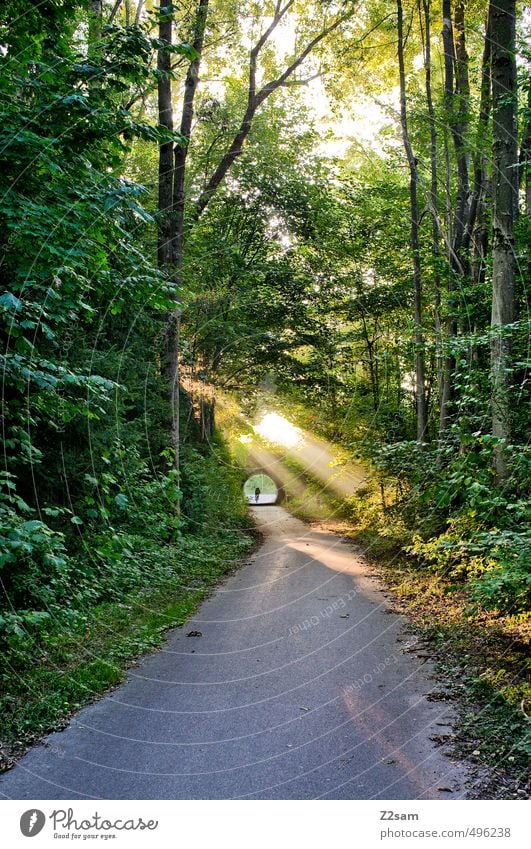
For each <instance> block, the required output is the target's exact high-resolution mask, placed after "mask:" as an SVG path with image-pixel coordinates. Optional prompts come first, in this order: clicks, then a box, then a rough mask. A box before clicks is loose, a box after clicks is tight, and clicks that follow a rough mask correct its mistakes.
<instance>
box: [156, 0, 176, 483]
mask: <svg viewBox="0 0 531 849" xmlns="http://www.w3.org/2000/svg"><path fill="white" fill-rule="evenodd" d="M172 38H173V7H170V8H168V9H167V8H166V6H165V0H160V5H159V40H160V42H161V46H160V48H159V51H158V56H157V70H158V72H159V74H158V81H157V87H158V112H159V124H161V126H163V127H165V129H166V130H168V131H169V132H173V108H172V94H171V80H172V74H171V52H170V48H171V44H172ZM158 188H159V198H158V212H159V234H158V245H157V255H158V264H159V267H160V268H161V269H162V270H163V271H164V272H165V273H166V274H167V275H171V259H172V253H171V247H172V240H171V237H172V225H171V211H172V200H173V141H172V140H171V139H170V140H168V141H165V142H162V144H161V145H160V147H159V176H158ZM178 349H179V315H178V311H176V310H173V311H172V312H171V314H170V315H169V317H168V320H167V322H166V329H165V339H164V353H163V362H162V374H163V376H164V377H165V379H166V381H167V386H168V397H169V405H170V444H171V447H172V450H173V465H174V468H175V469H176V470H177V471H179V451H180V433H179V375H178V368H177V362H178V353H179V350H178Z"/></svg>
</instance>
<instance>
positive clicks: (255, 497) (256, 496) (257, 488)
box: [254, 486, 260, 504]
mask: <svg viewBox="0 0 531 849" xmlns="http://www.w3.org/2000/svg"><path fill="white" fill-rule="evenodd" d="M259 498H260V487H259V486H257V487H256V489H255V491H254V501H255V504H258V499H259Z"/></svg>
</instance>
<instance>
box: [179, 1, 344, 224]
mask: <svg viewBox="0 0 531 849" xmlns="http://www.w3.org/2000/svg"><path fill="white" fill-rule="evenodd" d="M293 3H294V0H289V2H287V3H286V4H285V5H284V6H283V7H282V8H281V6H280V3H277V7H276V11H275V16H274V18H273V21H272V22H271V24H270V25H269V27H268V28H267V29H266V30H265V32H264V33H263V34H262V35H261V36H260V38H259V40H258V41H257V43H256V44H255V46H254V47H253V48H252V50H251V54H250V58H249V90H248V97H247V107H246V109H245V113H244V115H243V118H242V120H241V123H240V126H239V128H238V130H237V132H236V134H235V136H234V138H233V140H232V142H231V144H230V146H229V148H228V150H227V151H226V153H225V154H224V156H223V157H222V158H221V160H220V162H219V164H218V166H217V168H216V169H215V170H214V172H213V174H212V175H211V177H210V180H209V181H208V183H207V184H206V186H205V188H204V189H203V191H202V192H201V195H200V196H199V199H198V201H197V204H196V208H195V214H194V218H195V219H197V218H199V216H200V215H201V214H202V213H203V212H204V210H205V209H206V207H207V206H208V204H209V202H210V199H211V197H212V196H213V195H214V194H215V192H216V190H217V189H218V187H219V185H220V184H221V182H222V181H223V179H224V178H225V175H226V174H227V172H228V170H229V168H230V167H231V166H232V163H233V162H234V161H235V160H236V159H237V158H238V157H239V156H240V154H241V152H242V149H243V144H244V142H245V140H246V138H247V136H248V135H249V132H250V130H251V124H252V121H253V118H254V115H255V113H256V110H257V109H258V107H259V106H260V105H261V104H262V103H263V102H264V101H265V100H266V99H267V98H268V97H269V95H270V94H272V93H273V92H274V91H276V90H277V89H278V88H280V87H281V86H285V85H287V84H288V80H289V78H290V77H291V76H292V75H293V74H294V73H295V71H296V70H297V68H299V67H300V66H301V64H302V63H303V62H304V60H305V59H306V58H307V57H308V56H309V54H310V53H311V52H312V50H313V49H314V48H315V47H316V46H317V45H318V44H320V42H322V41H323V39H325V38H326V37H327V36H328V35H330V34H331V33H332V32H334V30H336V29H337V28H338V27H339V26H341V24H342V23H344V22H345V21H347V20H348V19H349V18H350V17H351V16H352V14H353V10H351V11H350V12H345V13H344V14H343V15H340V16H339V18H336V20H335V21H334V22H333V23H331V24H330V25H329V26H327V27H325V28H324V29H323V30H321V32H320V33H319V34H318V35H316V36H315V38H313V39H312V40H311V41H310V42H309V44H307V45H306V47H305V48H304V50H303V51H302V52H301V53H300V54H299V55H298V56H297V58H296V59H294V60H293V62H292V63H291V64H290V65H289V66H288V67H287V68H286V70H285V71H284V72H283V73H282V74H281V75H280V76H279V77H277V79H276V80H271V81H270V82H269V83H266V84H265V85H264V86H262V88H261V89H260V91H259V92H258V93H256V63H257V58H258V55H259V53H260V50H261V49H262V47H263V46H264V44H265V43H266V41H267V40H268V38H269V36H270V35H271V33H272V32H273V31H274V29H275V27H276V26H277V25H278V23H279V22H280V21H281V19H282V18H283V16H284V15H285V14H286V12H287V11H288V10H289V9H290V8H291V6H292V5H293ZM289 84H295V85H297V84H302V83H297V81H295V82H294V83H293V82H291V81H290V83H289Z"/></svg>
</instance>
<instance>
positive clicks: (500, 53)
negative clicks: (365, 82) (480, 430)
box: [490, 0, 518, 482]
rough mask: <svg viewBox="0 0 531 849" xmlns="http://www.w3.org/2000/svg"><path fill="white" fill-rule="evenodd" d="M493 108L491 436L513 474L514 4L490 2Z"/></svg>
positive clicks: (500, 463)
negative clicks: (508, 449)
mask: <svg viewBox="0 0 531 849" xmlns="http://www.w3.org/2000/svg"><path fill="white" fill-rule="evenodd" d="M490 15H491V20H492V35H493V42H492V108H493V146H492V170H493V243H492V342H491V375H492V433H493V435H494V436H496V437H498V438H499V439H500V440H502V443H501V444H500V445H499V446H498V447H497V448H496V450H495V455H494V467H495V472H496V477H497V479H498V481H499V482H502V481H503V480H505V479H506V478H507V477H508V475H509V470H508V467H507V462H506V458H505V453H504V449H503V444H504V443H506V442H507V441H508V440H509V439H510V433H511V414H510V400H509V388H510V338H509V336H510V330H509V328H508V325H510V324H511V323H512V322H513V321H514V318H515V299H514V281H515V272H516V260H515V250H514V221H515V218H516V216H517V214H518V185H517V167H518V146H517V84H516V61H515V42H516V34H515V29H516V23H515V22H516V2H515V0H491V6H490Z"/></svg>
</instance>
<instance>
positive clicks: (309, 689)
mask: <svg viewBox="0 0 531 849" xmlns="http://www.w3.org/2000/svg"><path fill="white" fill-rule="evenodd" d="M252 512H253V515H254V516H255V518H256V522H257V524H258V526H259V528H260V530H261V531H262V533H263V535H264V542H263V544H262V545H261V547H260V548H259V549H258V550H257V551H256V552H255V554H254V555H253V556H252V557H251V558H250V559H249V562H248V563H247V564H246V565H244V566H243V567H242V568H241V569H239V570H238V571H237V572H235V573H234V574H233V575H232V576H231V577H230V578H228V580H226V581H225V582H224V583H223V584H222V585H221V586H220V587H218V589H217V590H216V591H215V592H214V594H213V595H212V596H211V597H210V598H209V599H208V600H207V601H206V602H205V603H204V604H203V605H202V606H201V608H200V609H199V610H198V612H197V615H196V616H195V617H194V618H193V619H192V620H190V621H189V622H188V623H187V624H186V625H185V626H183V627H182V628H177V629H175V630H173V631H171V632H170V634H169V635H168V639H167V641H166V643H165V645H164V647H163V648H162V649H161V650H160V651H157V652H156V653H154V654H151V655H148V656H146V657H144V658H142V659H141V660H140V662H139V663H138V664H137V665H136V666H135V667H133V668H132V669H131V670H130V671H129V673H128V678H127V681H126V683H125V684H123V685H122V686H120V687H118V688H117V689H115V690H113V691H112V692H110V693H109V694H108V695H107V696H105V697H104V698H103V699H101V700H100V701H98V702H96V703H95V704H93V705H91V706H89V707H87V708H84V709H83V710H81V711H79V713H77V714H76V715H75V716H74V717H73V718H72V720H71V722H70V724H69V726H68V727H67V728H66V729H65V730H64V731H62V732H57V733H54V734H51V735H50V736H49V737H47V738H46V740H45V741H44V743H42V744H40V745H38V746H35V747H34V748H33V749H32V750H31V751H29V752H28V753H27V754H26V755H25V756H24V757H23V758H22V759H21V760H20V762H19V763H18V764H17V765H16V766H15V767H14V768H13V769H12V770H10V771H9V772H7V773H5V774H4V775H3V776H2V777H1V778H0V796H1V797H2V798H11V799H87V798H88V799H92V798H94V799H196V798H199V799H232V798H238V799H240V798H249V799H318V798H323V799H437V798H444V799H448V798H454V799H456V798H464V797H465V795H466V793H465V789H464V788H465V781H466V773H465V769H464V767H463V765H462V764H460V763H458V762H454V761H452V760H451V758H450V757H449V756H448V754H447V753H445V752H444V750H443V748H442V747H441V746H440V745H438V744H437V743H436V742H435V740H434V739H432V738H436V737H439V738H440V737H441V736H444V735H445V734H448V733H449V731H450V728H449V723H451V720H452V717H451V714H450V713H449V707H448V703H447V702H443V701H438V700H429V699H428V698H427V695H429V693H430V692H431V691H433V690H434V689H436V686H437V685H436V682H435V681H434V679H433V678H432V669H431V667H430V663H429V660H427V659H426V658H425V657H421V656H418V655H417V654H416V647H415V635H414V633H413V632H412V631H411V630H410V629H409V627H408V624H407V621H406V620H404V618H403V617H401V616H399V615H397V614H395V613H393V612H391V611H390V609H389V608H390V602H389V600H388V599H387V597H386V594H385V592H384V591H383V589H382V588H381V587H380V586H379V584H378V582H377V581H376V579H375V578H374V577H371V576H370V575H369V574H368V571H369V570H368V567H367V564H366V563H364V561H363V559H362V558H360V557H359V556H358V555H356V553H355V552H353V550H352V547H351V546H349V545H348V544H347V543H346V542H344V541H343V540H342V539H341V538H340V537H339V536H337V535H335V534H333V533H330V532H327V531H324V530H319V529H312V528H309V527H308V526H307V525H305V524H303V523H302V522H300V521H298V520H297V519H295V518H293V517H292V516H291V515H290V514H289V513H287V512H286V511H285V510H284V509H283V508H281V507H256V508H252ZM194 634H195V635H194Z"/></svg>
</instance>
